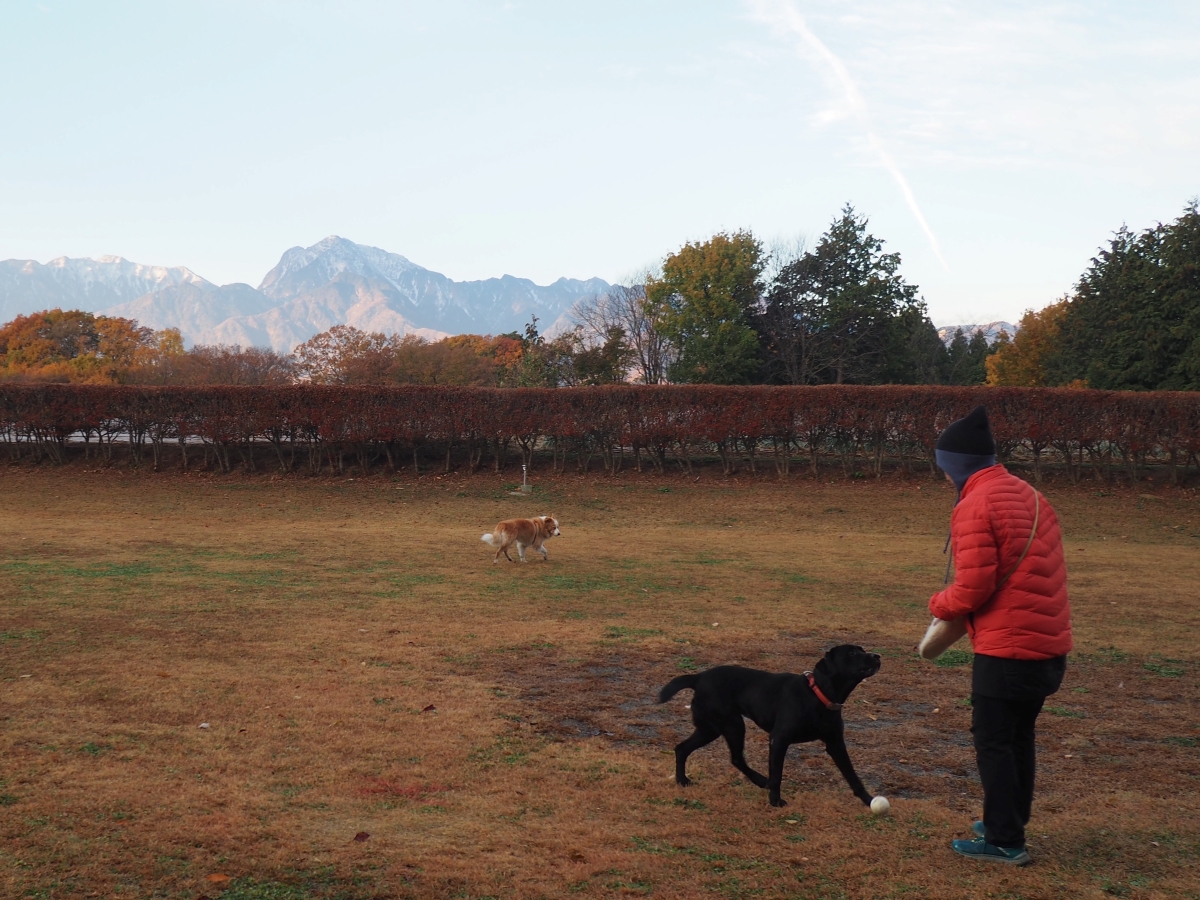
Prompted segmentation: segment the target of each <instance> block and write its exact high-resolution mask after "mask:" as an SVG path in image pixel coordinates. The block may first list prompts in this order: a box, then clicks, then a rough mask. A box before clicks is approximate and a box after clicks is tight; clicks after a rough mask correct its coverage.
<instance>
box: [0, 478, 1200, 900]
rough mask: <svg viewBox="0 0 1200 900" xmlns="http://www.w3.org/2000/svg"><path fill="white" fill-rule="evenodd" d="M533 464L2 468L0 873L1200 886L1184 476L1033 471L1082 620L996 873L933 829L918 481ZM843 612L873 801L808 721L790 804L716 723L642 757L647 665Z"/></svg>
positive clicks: (1195, 610)
mask: <svg viewBox="0 0 1200 900" xmlns="http://www.w3.org/2000/svg"><path fill="white" fill-rule="evenodd" d="M536 485H537V486H536V491H535V493H534V494H533V496H532V497H528V498H527V497H516V496H511V495H509V493H508V491H509V490H511V488H512V485H511V484H510V483H509V482H507V481H505V480H504V479H502V478H499V477H492V476H475V477H470V478H465V477H457V476H447V477H444V478H437V477H433V476H429V477H425V478H421V479H419V480H416V479H413V478H412V477H411V476H407V475H404V476H398V477H395V478H393V477H390V476H382V475H380V476H374V477H370V478H367V479H358V480H349V479H339V480H337V481H332V480H327V479H304V478H282V479H270V478H267V477H259V478H241V477H239V476H236V475H235V476H226V477H210V476H207V475H195V476H191V477H183V476H180V475H153V474H140V475H139V474H131V473H129V472H127V471H124V470H120V471H118V470H91V471H87V470H84V469H82V468H81V467H77V466H74V467H67V468H63V469H51V468H39V469H27V468H11V467H10V468H7V469H4V470H0V492H2V495H0V496H2V505H0V547H3V555H2V556H0V894H2V895H3V896H4V897H127V898H135V897H136V898H141V897H184V898H197V897H200V896H208V897H211V898H214V900H215V898H216V897H218V896H223V897H224V898H225V900H245V898H260V900H292V898H302V897H347V898H368V897H469V898H482V897H496V898H501V897H540V896H546V897H576V896H577V897H612V896H649V897H656V898H666V897H695V896H698V895H708V894H711V895H714V896H723V897H730V898H734V897H762V898H772V897H797V898H819V897H822V898H823V897H829V898H837V897H913V898H942V897H944V898H962V897H1007V898H1019V897H1024V898H1035V897H1064V896H1069V897H1112V896H1116V897H1200V869H1198V863H1200V824H1198V823H1197V821H1196V817H1197V813H1198V811H1200V810H1198V807H1200V802H1198V801H1197V789H1198V788H1200V780H1198V779H1200V749H1198V743H1200V719H1198V717H1197V709H1198V703H1197V701H1198V700H1200V688H1198V685H1197V674H1198V672H1200V656H1198V654H1197V651H1196V646H1195V635H1196V633H1197V626H1198V625H1200V505H1198V500H1200V498H1198V496H1197V494H1196V493H1195V492H1190V493H1185V492H1180V491H1177V490H1176V491H1170V492H1168V491H1165V490H1164V491H1161V492H1160V493H1159V494H1156V495H1151V494H1141V493H1139V492H1138V490H1137V489H1136V488H1135V489H1132V490H1130V489H1123V490H1119V491H1108V492H1098V491H1097V490H1096V488H1095V486H1084V487H1080V488H1065V487H1063V488H1055V487H1052V486H1050V487H1047V488H1046V493H1047V496H1048V497H1049V499H1050V500H1051V502H1053V503H1054V504H1055V506H1056V508H1057V509H1058V511H1059V514H1060V518H1061V520H1062V522H1063V526H1064V530H1065V533H1066V535H1067V553H1068V563H1069V567H1070V585H1071V597H1072V604H1073V612H1074V625H1075V635H1076V651H1075V653H1074V654H1073V656H1072V662H1071V666H1070V669H1069V672H1068V675H1067V681H1066V683H1065V685H1064V687H1063V690H1062V691H1061V692H1060V693H1059V694H1058V695H1056V696H1055V697H1053V698H1051V699H1050V701H1049V702H1048V703H1047V709H1046V712H1045V713H1044V714H1043V716H1042V718H1041V720H1040V728H1039V754H1040V755H1039V765H1040V768H1039V779H1040V780H1039V787H1038V792H1037V799H1036V801H1035V806H1034V820H1033V822H1032V823H1031V829H1030V849H1031V853H1032V854H1033V855H1034V857H1035V865H1033V866H1031V867H1029V868H1026V869H1023V870H1012V869H1009V868H1006V867H987V866H984V865H980V864H977V863H976V864H973V863H971V862H969V861H965V860H960V859H959V858H957V857H955V856H954V855H953V854H952V853H951V852H950V850H949V847H948V844H949V841H950V840H951V839H952V838H954V837H963V836H966V833H967V829H968V827H969V825H970V822H971V821H972V819H973V818H974V817H975V816H976V815H977V814H978V810H979V805H980V802H981V794H980V791H979V785H978V780H977V778H976V776H975V774H974V757H973V752H972V750H971V747H970V736H969V734H968V732H967V726H968V723H969V715H970V710H969V708H968V706H967V695H968V693H969V684H970V679H969V671H970V667H969V665H967V662H968V656H967V654H965V653H961V652H959V653H957V654H952V655H951V658H950V659H949V660H948V662H951V663H956V665H945V666H936V665H933V664H931V663H927V662H923V661H921V660H920V659H918V658H916V657H915V655H914V653H913V652H912V648H913V645H914V644H915V643H916V639H917V638H918V637H919V636H920V634H921V632H922V631H923V629H924V626H925V624H926V622H927V614H926V611H925V608H926V602H927V600H928V597H929V595H930V593H931V592H932V591H933V590H934V589H936V588H937V586H938V585H940V583H941V580H942V571H943V566H944V557H943V556H942V554H941V550H942V545H943V541H944V538H945V534H946V528H947V522H948V514H949V509H950V505H951V501H952V494H951V491H950V488H949V487H948V486H945V485H942V484H938V483H935V482H932V481H928V480H913V481H903V480H900V479H898V478H895V479H893V478H888V479H885V480H884V481H882V482H879V483H875V482H869V483H868V482H846V483H839V484H829V483H816V482H814V481H812V480H810V479H808V478H803V477H794V478H793V479H792V480H791V481H790V482H786V483H779V482H775V481H771V480H767V479H765V478H763V479H762V480H759V481H757V482H751V481H740V482H739V481H736V480H724V479H721V478H719V477H717V476H714V475H711V474H708V473H705V474H704V475H703V476H702V477H701V478H700V480H699V481H696V482H694V481H692V480H691V479H690V478H689V479H673V478H655V477H651V476H639V475H636V474H631V475H630V476H628V477H621V478H617V479H611V480H610V479H599V478H597V479H582V478H570V477H564V478H561V479H559V480H551V479H547V478H539V479H536ZM543 512H544V513H554V514H556V515H558V516H559V517H560V519H561V522H562V529H563V536H562V537H561V538H556V539H555V540H553V541H551V542H550V544H549V551H550V560H549V562H548V563H543V562H542V561H541V560H540V559H538V558H536V556H534V555H533V554H531V561H530V563H529V564H527V565H511V564H508V563H503V564H502V565H496V566H493V565H492V563H491V555H492V554H491V551H489V550H488V548H487V547H486V546H484V545H483V544H482V543H480V541H479V535H480V533H482V532H483V531H485V530H490V528H491V526H492V525H493V524H494V523H495V522H496V521H497V520H498V519H500V518H506V517H510V516H513V515H526V514H535V513H543ZM534 560H536V561H534ZM841 641H852V642H855V643H861V644H863V645H865V646H866V647H868V648H869V649H872V650H875V651H877V652H879V653H881V654H882V655H883V657H884V664H883V669H882V670H881V671H880V673H879V674H878V675H877V676H876V677H875V678H873V679H871V680H869V681H867V682H865V683H864V684H863V685H862V686H861V687H860V688H859V689H858V691H857V692H856V693H855V694H854V696H853V698H852V701H851V703H849V704H848V705H847V709H846V720H847V735H848V743H849V745H850V753H851V756H852V758H853V760H854V762H855V765H856V767H857V769H858V772H859V774H860V775H861V776H862V778H863V780H864V781H865V782H866V784H867V787H868V789H869V790H871V791H872V792H878V793H884V794H886V795H888V796H889V797H891V798H892V801H893V802H892V813H891V815H889V816H886V817H872V816H870V815H869V814H866V812H865V810H864V808H863V807H862V806H861V805H860V804H859V803H858V802H857V801H856V800H855V799H854V797H853V796H852V795H851V793H850V791H849V789H848V788H847V787H846V786H845V784H844V782H842V780H841V778H840V777H839V776H838V774H837V772H836V770H835V769H834V767H833V765H832V764H831V763H830V762H829V761H828V760H827V759H826V758H825V757H824V755H823V753H822V752H821V751H820V748H819V747H816V746H811V745H809V746H802V747H795V748H793V750H792V752H791V754H790V756H789V760H788V764H787V769H786V771H785V774H784V797H785V798H787V799H788V800H789V803H790V805H789V806H788V807H786V808H785V809H772V808H771V807H770V806H769V805H768V804H767V799H766V794H765V792H763V791H760V790H758V789H756V788H754V787H753V786H751V785H750V784H749V783H748V782H747V781H746V780H745V779H744V778H743V777H742V776H741V775H739V774H738V773H737V772H735V771H734V769H733V768H732V767H731V766H730V765H729V763H728V759H727V755H726V753H725V751H724V745H723V744H721V743H717V744H713V745H711V746H710V747H708V748H706V749H705V750H702V751H700V752H698V753H697V754H695V755H694V756H693V757H692V762H691V773H692V775H693V777H694V778H695V780H696V781H697V782H698V783H697V785H696V786H695V787H692V788H690V789H688V790H686V791H684V790H682V789H680V788H677V787H676V786H675V785H674V784H673V783H672V782H671V781H670V780H669V778H670V774H671V771H672V766H673V757H672V755H671V748H672V746H673V745H674V743H675V742H676V741H678V740H679V739H680V737H681V736H683V735H685V734H687V733H688V732H689V731H690V728H689V727H688V720H687V710H686V709H685V705H686V703H687V702H688V699H687V698H688V697H689V696H690V695H688V694H686V693H685V694H684V695H682V696H680V697H677V698H676V699H675V700H673V701H672V702H671V703H670V704H667V705H665V706H658V705H656V704H654V702H653V696H654V694H655V693H656V691H657V689H658V687H659V686H661V685H662V684H664V683H665V682H666V681H668V680H669V679H670V678H672V677H674V676H675V675H677V674H679V673H681V672H685V671H692V670H696V669H700V668H704V667H707V666H710V665H714V664H718V663H731V662H738V663H743V664H747V665H753V666H758V667H761V668H768V669H775V670H790V671H800V670H803V669H804V668H808V667H811V665H812V664H813V663H814V662H815V661H816V659H817V658H818V657H819V655H820V653H821V651H822V649H823V648H824V647H827V646H829V645H831V644H833V643H837V642H841ZM751 731H752V734H751V735H750V739H749V741H748V748H747V755H748V757H749V759H750V762H751V764H752V765H755V766H756V768H764V767H765V756H766V745H765V742H764V741H763V740H762V735H761V734H760V733H758V732H757V731H756V730H755V729H753V728H751ZM217 876H226V878H221V877H217Z"/></svg>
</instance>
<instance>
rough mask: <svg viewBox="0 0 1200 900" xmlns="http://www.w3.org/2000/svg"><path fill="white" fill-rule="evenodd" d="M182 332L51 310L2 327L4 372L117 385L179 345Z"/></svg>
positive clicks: (0, 358)
mask: <svg viewBox="0 0 1200 900" xmlns="http://www.w3.org/2000/svg"><path fill="white" fill-rule="evenodd" d="M181 346H182V342H181V340H179V332H178V331H175V330H173V329H168V330H166V331H163V332H155V331H154V330H153V329H151V328H146V327H144V326H142V325H139V324H138V323H137V322H136V321H134V320H133V319H123V318H119V317H115V316H97V315H95V314H93V313H90V312H83V311H81V310H66V311H64V310H61V309H51V310H45V311H43V312H38V313H31V314H30V315H25V316H17V317H16V318H15V319H13V320H12V321H11V322H9V323H7V324H6V325H4V326H3V327H2V328H0V375H3V376H6V377H8V378H19V379H27V380H38V381H70V382H90V383H101V384H103V383H115V382H118V381H122V380H130V375H131V373H132V372H134V371H135V370H137V369H138V368H139V367H142V366H149V365H153V364H155V362H156V360H157V359H158V358H159V355H161V354H169V353H171V352H173V351H174V350H175V349H176V348H181Z"/></svg>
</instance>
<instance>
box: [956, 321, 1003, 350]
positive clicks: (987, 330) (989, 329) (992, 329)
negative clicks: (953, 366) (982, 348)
mask: <svg viewBox="0 0 1200 900" xmlns="http://www.w3.org/2000/svg"><path fill="white" fill-rule="evenodd" d="M960 328H961V329H962V333H963V335H964V336H965V337H966V339H967V340H970V339H971V338H972V336H974V334H975V332H977V331H982V332H983V336H984V337H985V338H987V342H988V344H989V345H991V344H994V343H996V341H998V340H999V339H1000V332H1002V331H1003V332H1006V333H1007V334H1008V336H1009V337H1010V338H1011V337H1015V336H1016V334H1017V330H1018V329H1017V326H1016V325H1014V324H1013V323H1012V322H1001V321H996V322H987V323H985V324H983V325H943V326H942V327H941V328H939V329H938V330H937V333H938V337H940V338H941V339H942V343H943V344H945V345H946V346H950V342H951V341H953V340H954V332H955V331H957V330H958V329H960Z"/></svg>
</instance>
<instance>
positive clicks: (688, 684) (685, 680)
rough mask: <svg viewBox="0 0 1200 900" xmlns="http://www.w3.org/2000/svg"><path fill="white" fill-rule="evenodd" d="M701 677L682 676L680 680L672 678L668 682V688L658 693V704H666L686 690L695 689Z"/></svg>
mask: <svg viewBox="0 0 1200 900" xmlns="http://www.w3.org/2000/svg"><path fill="white" fill-rule="evenodd" d="M699 677H700V676H699V675H680V676H679V677H678V678H672V679H671V680H670V681H668V682H667V684H666V686H665V687H663V689H662V690H661V691H659V692H658V702H659V703H666V702H667V701H668V700H670V699H671V698H672V697H674V696H675V695H676V694H678V693H679V692H680V691H682V690H683V689H684V688H695V687H696V679H697V678H699Z"/></svg>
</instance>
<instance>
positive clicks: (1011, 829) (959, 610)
mask: <svg viewBox="0 0 1200 900" xmlns="http://www.w3.org/2000/svg"><path fill="white" fill-rule="evenodd" d="M935 456H936V459H937V464H938V467H939V468H940V469H941V470H942V471H943V472H945V473H946V476H947V477H948V478H949V479H950V480H951V481H952V482H954V486H955V487H956V488H957V489H958V500H957V501H956V503H955V506H954V512H953V513H952V515H951V517H950V541H951V548H952V549H951V552H952V553H953V559H954V564H955V576H954V583H953V584H951V585H950V586H949V587H947V588H946V589H945V590H944V591H941V592H940V593H937V594H934V595H933V597H932V598H931V599H930V601H929V611H930V612H932V613H933V615H934V616H936V617H937V618H939V619H944V620H946V621H953V620H955V619H959V618H963V617H965V619H966V625H967V633H968V634H969V635H970V637H971V645H972V647H973V648H974V650H975V662H974V670H973V672H972V679H971V706H972V714H971V734H972V736H973V737H974V741H975V759H976V763H977V765H978V766H979V778H980V781H981V782H982V783H983V821H982V822H976V823H975V824H974V826H972V830H973V832H974V833H975V835H976V837H975V838H974V839H972V840H957V841H954V842H953V843H952V847H953V849H954V850H955V851H956V852H957V853H960V854H962V855H963V856H969V857H972V858H975V859H986V860H994V861H996V862H1005V863H1014V864H1016V865H1024V864H1026V863H1028V862H1029V861H1030V859H1029V853H1028V852H1027V851H1026V849H1025V826H1026V825H1027V824H1028V823H1029V815H1030V810H1031V807H1032V805H1033V780H1034V768H1035V750H1034V725H1035V723H1036V722H1037V717H1038V713H1040V712H1041V710H1042V704H1043V703H1044V702H1045V700H1046V697H1048V696H1049V695H1051V694H1053V693H1054V692H1055V691H1057V690H1058V689H1059V687H1060V686H1061V685H1062V680H1063V675H1064V674H1065V672H1066V666H1067V653H1069V652H1070V650H1071V607H1070V603H1069V602H1068V600H1067V569H1066V561H1065V558H1064V555H1063V543H1062V532H1061V530H1060V529H1059V526H1058V517H1057V516H1056V515H1055V513H1054V509H1053V508H1052V507H1051V506H1050V504H1049V503H1048V502H1047V501H1046V498H1045V497H1043V496H1041V494H1039V493H1038V492H1037V490H1036V489H1035V488H1034V487H1033V486H1032V485H1030V484H1029V483H1027V482H1025V481H1023V480H1021V479H1020V478H1017V477H1016V476H1015V475H1011V474H1009V472H1008V470H1007V469H1005V468H1004V466H1001V465H997V464H996V442H995V440H993V438H992V432H991V427H990V426H989V423H988V418H987V411H986V410H985V409H984V407H982V406H979V407H976V408H975V409H973V410H972V411H971V412H970V413H969V414H968V415H967V416H965V417H964V418H962V419H959V420H958V421H956V422H952V423H951V424H950V425H949V427H947V428H946V430H945V431H943V432H942V434H941V436H940V437H939V438H938V442H937V445H936V449H935Z"/></svg>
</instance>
